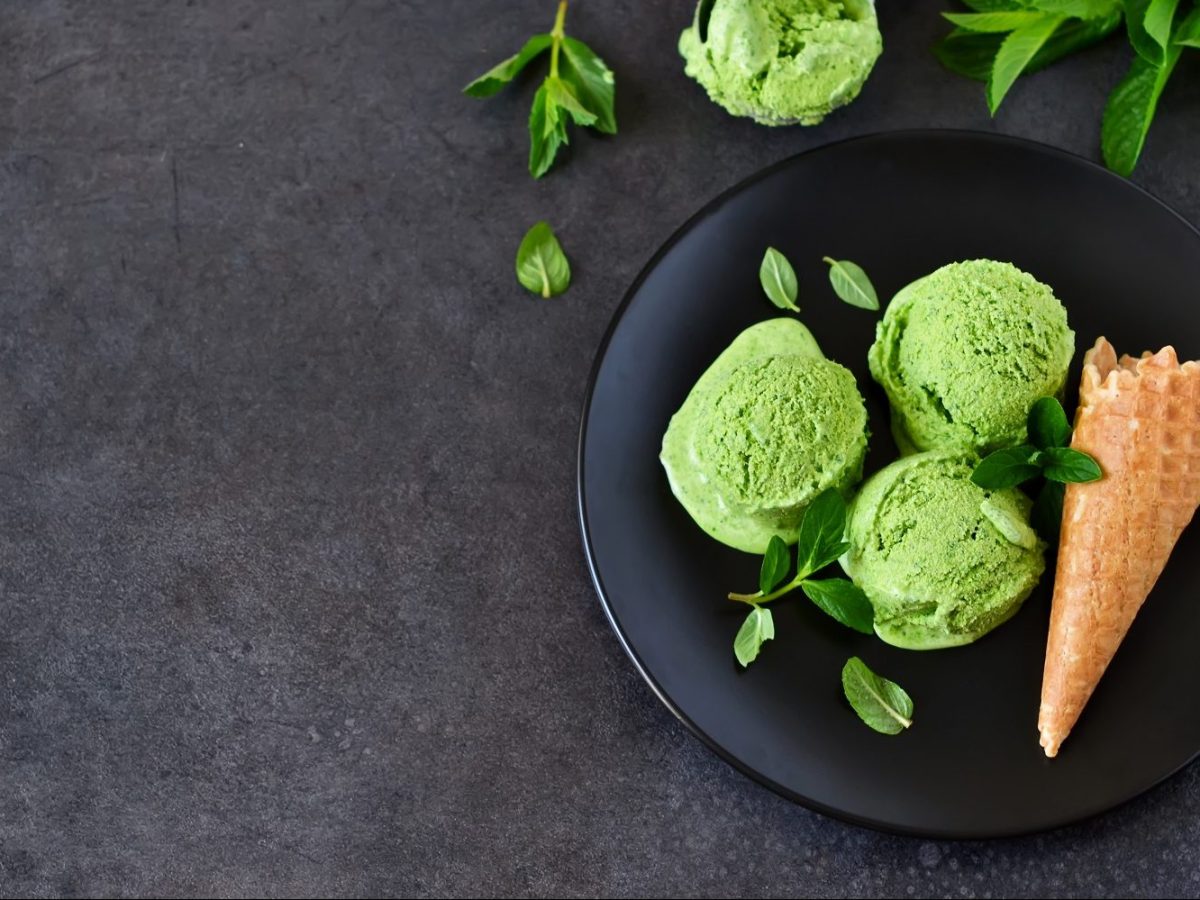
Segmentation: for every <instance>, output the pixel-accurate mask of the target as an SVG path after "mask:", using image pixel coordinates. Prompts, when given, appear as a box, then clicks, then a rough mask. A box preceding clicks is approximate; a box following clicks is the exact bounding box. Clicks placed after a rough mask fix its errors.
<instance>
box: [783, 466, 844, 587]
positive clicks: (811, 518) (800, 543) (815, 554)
mask: <svg viewBox="0 0 1200 900" xmlns="http://www.w3.org/2000/svg"><path fill="white" fill-rule="evenodd" d="M845 533H846V501H845V500H843V499H842V495H841V494H839V493H838V492H837V491H835V490H833V489H832V488H830V489H829V490H827V491H822V492H821V493H820V494H818V495H817V496H816V498H815V499H814V500H813V502H812V503H810V504H808V508H807V509H805V510H804V516H803V517H802V518H801V519H800V536H799V538H798V539H797V541H796V574H797V575H799V576H800V577H801V578H806V577H808V576H809V575H811V574H813V573H814V572H819V571H820V570H821V569H823V568H825V567H826V566H827V565H829V564H830V563H831V562H833V561H834V560H835V559H837V558H838V557H839V556H841V555H842V554H843V553H845V552H846V550H847V549H849V545H848V544H847V543H846V541H845V540H844V537H845Z"/></svg>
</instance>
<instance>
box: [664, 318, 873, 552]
mask: <svg viewBox="0 0 1200 900" xmlns="http://www.w3.org/2000/svg"><path fill="white" fill-rule="evenodd" d="M866 450H867V411H866V406H865V404H864V402H863V398H862V395H861V394H860V393H859V392H858V385H857V384H856V383H855V380H854V376H853V375H852V374H851V373H850V370H849V369H846V368H845V367H843V366H840V365H838V364H837V363H835V362H833V361H832V360H829V359H826V358H825V356H824V355H823V354H822V353H821V349H820V347H818V346H817V342H816V341H815V340H814V339H813V336H812V334H810V333H809V331H808V329H807V328H805V327H804V326H803V325H801V324H800V323H799V322H797V321H796V320H795V319H771V320H769V321H766V322H760V323H759V324H758V325H754V326H753V327H751V328H748V329H746V330H745V331H744V332H742V333H741V334H740V335H739V336H738V337H737V338H736V339H735V340H734V341H733V343H732V344H730V345H729V347H728V348H726V350H725V351H724V352H723V353H722V354H721V355H720V356H719V357H717V359H716V360H715V361H714V362H713V364H712V365H711V366H710V367H709V368H708V370H707V371H706V372H705V373H704V374H703V375H702V376H700V379H699V380H698V381H697V382H696V385H695V387H693V388H692V390H691V392H690V393H689V394H688V396H687V399H686V400H685V401H684V403H683V406H682V407H680V409H679V411H678V412H677V413H676V414H675V415H674V416H673V417H672V418H671V422H670V424H669V425H668V427H667V431H666V434H665V435H664V436H663V442H662V454H661V456H660V459H661V460H662V464H663V467H664V468H665V469H666V471H667V478H668V480H669V482H670V485H671V490H672V491H673V492H674V494H675V496H676V497H677V498H678V499H679V502H680V503H682V504H683V507H684V509H686V510H687V511H688V513H689V514H690V515H691V517H692V518H693V519H694V520H695V521H696V523H697V524H698V525H699V526H700V527H701V528H703V529H704V530H705V531H707V532H708V533H709V534H710V535H712V536H713V537H715V538H716V539H717V540H719V541H721V542H722V543H724V544H728V545H729V546H731V547H736V548H737V549H739V550H745V551H747V552H749V553H763V552H765V551H766V548H767V544H768V543H769V542H770V540H771V536H772V535H776V534H778V535H781V536H782V537H783V538H784V539H785V540H787V541H788V542H789V543H791V542H794V541H795V540H796V537H797V529H798V527H799V524H800V517H801V516H802V515H803V513H804V509H805V507H806V506H807V505H808V504H809V502H810V501H811V500H812V499H813V498H814V497H816V496H817V494H819V493H821V492H822V491H824V490H826V489H827V488H831V487H832V488H836V489H838V490H840V491H843V492H848V491H849V490H850V488H851V487H853V486H854V485H855V484H857V483H858V481H859V479H861V478H862V466H863V457H864V456H865V455H866Z"/></svg>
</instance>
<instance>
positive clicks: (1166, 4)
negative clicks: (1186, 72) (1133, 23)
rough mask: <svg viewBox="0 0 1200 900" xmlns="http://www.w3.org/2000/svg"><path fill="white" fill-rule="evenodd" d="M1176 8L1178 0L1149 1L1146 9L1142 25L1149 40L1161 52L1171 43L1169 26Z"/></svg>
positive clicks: (1173, 19)
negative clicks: (1159, 48)
mask: <svg viewBox="0 0 1200 900" xmlns="http://www.w3.org/2000/svg"><path fill="white" fill-rule="evenodd" d="M1178 8H1179V0H1150V5H1149V6H1148V7H1146V18H1145V19H1144V20H1143V22H1142V25H1143V27H1145V29H1146V34H1148V35H1150V38H1151V40H1153V41H1154V43H1156V44H1158V46H1159V47H1161V48H1162V49H1163V50H1166V49H1167V44H1169V43H1170V42H1171V26H1172V25H1173V24H1174V22H1175V10H1176V9H1178Z"/></svg>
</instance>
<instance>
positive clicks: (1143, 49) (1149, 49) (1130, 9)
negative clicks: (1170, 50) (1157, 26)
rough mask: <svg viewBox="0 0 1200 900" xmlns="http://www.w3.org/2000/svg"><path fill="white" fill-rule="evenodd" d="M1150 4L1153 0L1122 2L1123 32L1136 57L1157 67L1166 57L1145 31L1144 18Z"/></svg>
mask: <svg viewBox="0 0 1200 900" xmlns="http://www.w3.org/2000/svg"><path fill="white" fill-rule="evenodd" d="M1152 3H1153V0H1124V6H1125V30H1126V33H1127V34H1128V35H1129V43H1131V44H1132V45H1133V49H1134V50H1136V51H1137V54H1138V56H1140V57H1141V58H1142V59H1144V60H1145V61H1146V62H1148V63H1150V64H1151V65H1155V66H1157V65H1161V64H1162V62H1163V60H1164V59H1165V58H1166V57H1165V55H1164V53H1163V50H1164V46H1163V44H1161V43H1159V42H1158V40H1157V38H1155V37H1154V36H1153V35H1152V34H1150V32H1149V31H1147V30H1146V17H1147V15H1148V14H1149V12H1150V6H1151V4H1152Z"/></svg>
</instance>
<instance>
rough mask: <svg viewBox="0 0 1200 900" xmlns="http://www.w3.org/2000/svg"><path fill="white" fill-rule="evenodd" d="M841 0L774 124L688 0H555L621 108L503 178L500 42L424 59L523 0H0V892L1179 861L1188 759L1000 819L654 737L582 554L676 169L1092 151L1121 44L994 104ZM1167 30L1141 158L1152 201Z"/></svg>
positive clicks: (1107, 888) (914, 41) (683, 882)
mask: <svg viewBox="0 0 1200 900" xmlns="http://www.w3.org/2000/svg"><path fill="white" fill-rule="evenodd" d="M884 6H885V7H886V8H885V9H884V10H883V15H882V22H883V28H884V36H885V41H886V44H887V50H886V52H885V55H884V57H883V60H882V61H881V63H880V65H879V68H878V69H877V71H876V73H875V75H874V76H873V78H872V80H871V81H870V83H869V84H868V86H867V89H866V92H865V93H864V95H863V97H862V98H861V99H860V100H859V101H858V102H857V103H856V104H855V105H854V106H853V107H851V108H850V109H848V110H846V111H844V112H842V113H841V114H839V115H837V116H836V117H835V118H834V119H832V120H831V121H829V122H828V123H827V124H825V125H823V126H821V127H820V128H816V129H810V130H803V129H786V130H775V131H771V130H767V129H763V128H760V127H757V126H754V125H752V124H748V123H744V122H740V121H734V120H732V119H730V118H728V117H727V116H726V115H725V114H724V113H723V112H722V111H721V110H719V109H718V108H716V107H715V106H712V105H711V104H710V103H709V102H708V101H707V99H706V98H705V97H704V95H703V94H702V92H701V91H700V90H699V89H698V88H697V87H696V86H695V85H693V84H691V83H690V82H688V81H687V80H686V79H685V78H684V76H683V74H682V66H681V64H680V62H679V60H678V58H677V57H676V55H675V52H674V42H675V38H676V35H677V33H678V31H679V29H680V28H681V27H682V26H683V24H685V22H686V21H687V19H688V18H689V16H690V9H689V6H688V4H686V3H684V2H680V0H671V2H661V3H648V2H643V3H637V2H632V0H626V2H621V0H614V2H607V3H600V2H587V0H579V2H576V3H575V4H573V8H572V9H571V12H570V14H569V17H568V28H569V30H570V31H572V32H574V33H576V34H577V35H579V36H580V37H582V38H583V39H585V40H587V41H589V42H590V43H591V44H592V45H593V46H594V47H595V49H596V50H597V51H598V52H600V53H601V54H603V55H604V56H605V57H606V58H607V59H608V61H609V62H610V63H611V64H612V66H613V68H614V69H615V70H616V72H617V75H618V81H619V100H618V114H619V120H620V126H621V134H620V135H619V136H617V137H616V138H614V139H598V138H594V137H592V136H591V135H583V134H581V135H578V136H577V138H576V141H575V143H574V145H573V146H572V148H571V151H570V153H568V155H567V157H566V160H565V165H562V166H560V167H559V168H557V169H556V170H555V171H554V172H553V173H552V174H551V175H550V176H549V177H548V178H547V179H545V180H544V181H542V182H539V183H534V182H533V181H531V180H530V178H529V177H528V175H527V174H526V172H525V168H524V157H525V153H526V137H525V133H524V120H525V117H526V114H527V110H528V105H529V100H530V97H531V93H532V82H530V81H528V80H525V81H523V82H522V83H520V84H519V85H518V86H517V87H516V88H515V89H510V90H509V91H507V92H505V93H504V94H502V95H500V96H498V97H496V98H494V99H492V100H490V101H487V102H486V103H485V102H477V101H472V100H469V99H466V98H463V97H461V96H459V94H458V93H457V91H458V89H459V87H460V86H461V85H462V84H463V83H464V82H466V81H467V80H469V79H470V78H471V77H473V76H474V75H476V74H478V72H479V71H481V70H483V69H486V68H487V67H489V66H490V65H491V64H492V63H494V62H496V61H497V60H498V59H500V58H502V57H504V56H506V55H507V54H509V53H511V52H513V51H514V50H515V48H516V47H517V46H518V45H519V44H520V42H521V41H522V40H523V39H524V37H525V36H526V35H527V33H529V32H531V31H533V30H542V29H545V28H547V27H548V26H549V20H550V19H551V17H552V15H553V4H552V3H551V2H549V0H538V2H532V0H521V2H519V3H501V2H490V3H484V2H476V3H466V2H437V3H432V2H430V3H417V2H393V3H384V2H367V0H360V2H354V0H337V2H296V0H263V2H251V0H243V2H232V0H231V2H216V0H213V2H204V0H189V2H183V0H178V2H172V3H166V2H139V3H134V2H123V3H112V4H99V3H85V2H69V0H56V2H40V3H35V2H25V0H20V2H8V3H5V4H3V6H2V7H0V50H2V52H3V59H4V64H3V66H2V67H0V198H2V201H3V203H4V209H5V213H6V215H5V216H4V219H3V224H2V225H0V236H2V237H3V246H4V248H5V251H6V252H5V253H4V255H3V257H2V258H3V260H4V261H5V263H6V265H5V266H4V285H3V288H0V295H2V297H3V300H2V302H0V497H2V498H3V522H4V524H3V527H0V604H2V606H0V610H2V612H3V618H2V620H0V621H2V623H3V627H2V628H0V685H2V691H0V760H2V768H0V773H2V775H0V893H4V894H11V893H20V894H35V895H54V894H60V893H61V894H102V893H120V894H141V895H145V894H170V895H183V894H188V893H200V894H254V895H283V894H298V895H302V896H317V895H321V894H325V893H332V894H339V895H359V894H372V893H383V894H405V893H415V894H438V893H451V894H475V893H492V892H494V893H497V894H502V895H524V894H536V895H548V894H559V893H562V894H567V895H580V894H601V893H612V894H626V895H632V894H639V893H649V894H654V895H658V894H667V893H674V892H684V893H688V894H703V895H713V894H743V893H747V894H763V895H767V894H772V895H774V894H796V893H799V894H809V895H816V896H846V895H857V894H879V893H887V894H898V895H902V896H904V895H914V894H915V895H926V894H936V895H946V896H954V897H960V896H961V897H970V896H1037V895H1042V894H1044V893H1047V892H1049V893H1055V894H1093V895H1094V894H1108V895H1114V896H1115V895H1127V894H1136V895H1148V896H1149V895H1163V896H1165V895H1175V896H1178V895H1195V894H1197V893H1200V861H1198V860H1197V857H1196V855H1195V847H1196V846H1197V843H1198V842H1200V824H1198V819H1200V769H1197V768H1196V767H1192V768H1191V769H1190V770H1187V771H1185V772H1184V773H1182V774H1181V775H1179V776H1178V777H1176V778H1174V779H1172V780H1171V781H1169V782H1168V783H1167V784H1166V785H1164V786H1162V787H1161V788H1159V789H1157V790H1155V791H1153V792H1151V793H1150V794H1149V795H1148V796H1146V797H1144V798H1142V799H1140V800H1138V801H1135V802H1134V803H1132V804H1130V805H1129V806H1127V807H1125V808H1123V809H1121V810H1118V811H1116V812H1114V813H1112V814H1110V815H1108V816H1105V817H1103V818H1101V819H1099V820H1096V821H1093V822H1089V823H1086V824H1083V825H1080V826H1078V827H1075V828H1071V829H1068V830H1065V831H1062V832H1058V833H1054V834H1049V835H1044V836H1039V837H1034V838H1029V839H1024V840H1013V841H1005V842H997V843H988V844H944V843H934V842H922V841H918V840H909V839H902V838H896V837H890V836H886V835H881V834H876V833H873V832H869V831H864V830H861V829H858V828H854V827H851V826H847V825H843V824H841V823H839V822H836V821H832V820H829V819H826V818H823V817H821V816H818V815H816V814H813V813H810V812H808V811H806V810H804V809H802V808H799V807H796V806H793V805H791V804H790V803H787V802H786V801H784V800H781V799H779V798H777V797H775V796H774V795H772V794H771V793H769V792H768V791H766V790H764V789H762V788H760V787H758V786H757V785H755V784H753V783H751V782H750V781H748V780H747V779H745V778H744V777H742V776H741V775H739V774H737V773H736V772H734V771H733V770H732V769H730V768H729V767H728V766H726V765H725V764H724V763H722V762H720V761H719V760H718V759H717V758H716V757H715V756H713V755H712V754H711V753H709V752H708V751H707V750H705V749H704V748H703V747H702V746H701V745H700V744H699V743H698V742H697V741H695V740H694V739H692V738H691V737H690V736H689V735H688V734H687V733H686V731H685V730H684V729H683V727H682V726H681V725H679V724H678V723H677V722H676V721H675V720H674V719H673V718H672V717H671V716H670V715H669V714H668V713H667V712H666V710H665V709H664V708H663V707H661V706H660V705H659V704H658V703H657V701H656V700H655V699H654V698H653V696H652V695H651V693H650V691H649V689H648V688H647V687H646V686H645V685H643V684H642V682H641V681H640V680H639V678H638V677H637V675H636V674H635V672H634V670H633V667H632V665H630V664H629V662H628V661H627V660H626V659H625V658H624V656H623V655H622V652H621V650H620V648H619V647H618V645H617V641H616V639H615V638H614V636H613V635H612V634H611V633H610V632H609V629H608V626H607V624H606V623H605V621H604V618H603V616H602V614H601V612H600V608H599V605H598V604H597V602H596V600H595V597H594V595H593V592H592V588H591V584H590V582H589V580H588V576H587V572H586V569H585V566H584V562H583V557H582V553H581V550H580V544H579V536H578V528H577V524H576V519H575V486H574V473H575V441H576V432H577V426H578V416H579V409H580V403H581V400H582V397H583V391H584V387H585V383H586V378H587V373H588V370H589V368H590V365H591V361H592V356H593V353H594V351H595V348H596V346H597V343H598V341H599V339H600V337H601V335H602V334H603V331H604V329H605V327H606V325H607V324H608V321H609V318H610V316H611V314H612V312H613V310H614V309H615V307H616V306H617V304H618V302H619V300H620V298H621V295H622V293H623V292H624V290H625V288H626V287H627V286H628V284H629V283H630V281H631V280H632V278H633V277H634V275H635V274H636V273H637V271H638V270H639V268H640V267H641V266H642V265H643V263H644V262H645V261H646V260H647V259H648V257H649V256H650V254H651V253H652V252H653V250H654V249H655V248H656V247H657V246H658V245H659V243H661V242H662V241H663V240H664V239H666V238H667V237H668V236H669V235H670V233H671V232H672V231H673V230H674V229H675V227H677V226H678V225H679V224H680V223H681V222H682V221H683V220H684V219H686V218H687V217H688V216H689V215H691V214H692V213H693V212H694V211H695V210H696V209H697V208H698V207H699V206H700V205H702V204H703V203H704V202H706V201H707V200H708V199H709V198H711V197H712V196H713V195H715V194H716V193H717V192H719V191H721V190H723V189H725V188H726V187H729V186H730V185H732V184H734V183H736V182H737V181H738V180H740V179H741V178H743V177H745V176H747V175H749V174H751V173H753V172H754V171H755V170H757V169H759V168H761V167H762V166H764V165H766V164H768V163H771V162H774V161H776V160H778V159H780V158H782V157H784V156H787V155H790V154H792V153H794V152H797V151H800V150H803V149H805V148H807V147H811V146H815V145H817V144H820V143H824V142H827V141H830V140H834V139H837V138H840V137H844V136H848V135H853V134H860V133H866V132H870V131H876V130H885V129H894V128H904V127H913V126H953V127H969V128H981V129H995V130H999V131H1004V132H1007V133H1012V134H1019V135H1024V136H1029V137H1034V138H1038V139H1041V140H1044V141H1047V142H1049V143H1052V144H1055V145H1057V146H1060V147H1065V148H1067V149H1070V150H1074V151H1076V152H1079V153H1082V154H1084V155H1086V156H1088V157H1092V158H1094V157H1095V156H1096V146H1097V142H1098V130H1099V111H1100V109H1101V107H1102V104H1103V98H1104V94H1105V92H1106V90H1107V88H1108V86H1109V85H1111V84H1112V83H1113V82H1114V81H1115V79H1117V78H1118V77H1119V75H1120V73H1121V71H1122V70H1123V67H1124V65H1125V57H1124V50H1123V49H1122V47H1121V45H1120V44H1119V43H1116V42H1114V43H1112V44H1110V45H1107V46H1105V47H1102V48H1099V49H1097V50H1094V51H1092V52H1090V53H1088V54H1087V55H1086V56H1084V57H1082V58H1078V59H1075V60H1072V61H1070V62H1068V63H1066V64H1064V65H1062V66H1059V67H1057V68H1055V69H1053V70H1051V71H1049V72H1046V73H1043V74H1041V75H1039V76H1036V77H1034V78H1031V79H1028V81H1026V82H1022V83H1020V84H1018V86H1017V87H1016V88H1015V89H1014V91H1013V93H1012V94H1011V96H1010V99H1009V100H1008V102H1007V103H1006V106H1005V109H1004V110H1003V111H1002V113H1001V115H1000V117H999V119H998V120H996V121H995V122H992V121H991V120H989V118H988V116H987V112H986V109H985V106H984V103H983V98H982V94H981V90H980V88H979V86H978V85H976V84H973V83H969V82H967V81H964V80H962V79H960V78H958V77H955V76H951V75H949V74H948V73H946V72H944V71H942V70H941V69H940V68H939V66H938V65H937V63H936V62H935V61H934V60H933V58H932V57H931V56H930V55H929V53H928V49H927V48H928V45H929V44H930V42H931V41H932V39H933V38H934V36H935V35H936V34H938V33H940V32H941V31H942V30H943V29H942V26H941V25H940V24H939V23H938V19H937V11H938V9H939V8H941V6H942V5H941V4H939V3H932V2H920V3H918V2H912V0H890V2H887V3H885V4H884ZM1195 56H1197V57H1200V54H1195ZM1197 63H1200V59H1188V60H1185V61H1184V63H1183V64H1182V65H1181V67H1180V69H1179V72H1178V74H1177V76H1176V78H1175V83H1174V84H1173V85H1172V87H1171V89H1170V90H1169V91H1168V93H1167V95H1166V97H1165V99H1164V103H1163V108H1162V112H1161V114H1160V116H1159V121H1158V122H1157V123H1156V125H1155V129H1154V132H1153V134H1152V136H1151V140H1150V145H1149V148H1148V151H1147V155H1146V159H1145V160H1144V162H1143V164H1142V166H1141V168H1140V169H1139V171H1138V173H1137V179H1136V180H1137V181H1139V182H1140V183H1141V184H1143V185H1145V186H1146V187H1148V188H1149V189H1150V190H1151V191H1153V192H1154V193H1156V194H1157V195H1159V196H1160V197H1162V198H1163V199H1164V200H1166V201H1167V202H1169V203H1171V204H1173V205H1174V206H1176V207H1177V208H1178V209H1179V210H1180V211H1182V212H1183V213H1184V215H1186V216H1187V217H1189V218H1190V219H1191V220H1192V221H1193V222H1197V221H1200V181H1198V179H1197V175H1196V165H1195V160H1196V159H1197V158H1200V131H1197V130H1196V128H1195V122H1196V116H1197V114H1198V112H1200V77H1197V76H1200V65H1197ZM803 214H804V210H803V209H802V208H801V209H797V215H803ZM542 217H545V218H549V219H550V220H551V221H552V222H553V223H554V225H555V227H556V228H557V229H558V231H559V234H560V236H561V238H562V240H563V243H564V245H565V246H566V248H567V250H568V252H569V253H570V255H571V258H572V262H573V265H574V269H575V283H574V286H573V287H572V289H571V291H570V292H569V293H568V294H567V295H566V296H565V297H563V298H561V299H559V300H556V301H554V302H542V301H538V300H535V299H533V298H531V297H530V296H528V295H527V294H525V293H524V292H523V291H521V289H520V288H518V287H517V286H516V284H515V281H514V278H513V274H512V260H513V253H514V250H515V247H516V244H517V243H518V241H519V239H520V236H521V234H522V233H523V231H524V229H525V228H526V227H527V226H528V225H529V224H531V223H532V222H533V221H535V220H536V219H538V218H542ZM1064 238H1065V239H1069V236H1064ZM1193 289H1194V286H1193ZM1136 299H1137V298H1130V300H1131V302H1136ZM1181 349H1185V350H1186V349H1187V348H1181ZM1197 349H1198V348H1191V349H1190V351H1189V352H1190V353H1191V354H1192V355H1195V353H1196V352H1197ZM1147 740H1153V736H1152V735H1148V736H1147ZM964 764H969V761H968V760H964Z"/></svg>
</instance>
